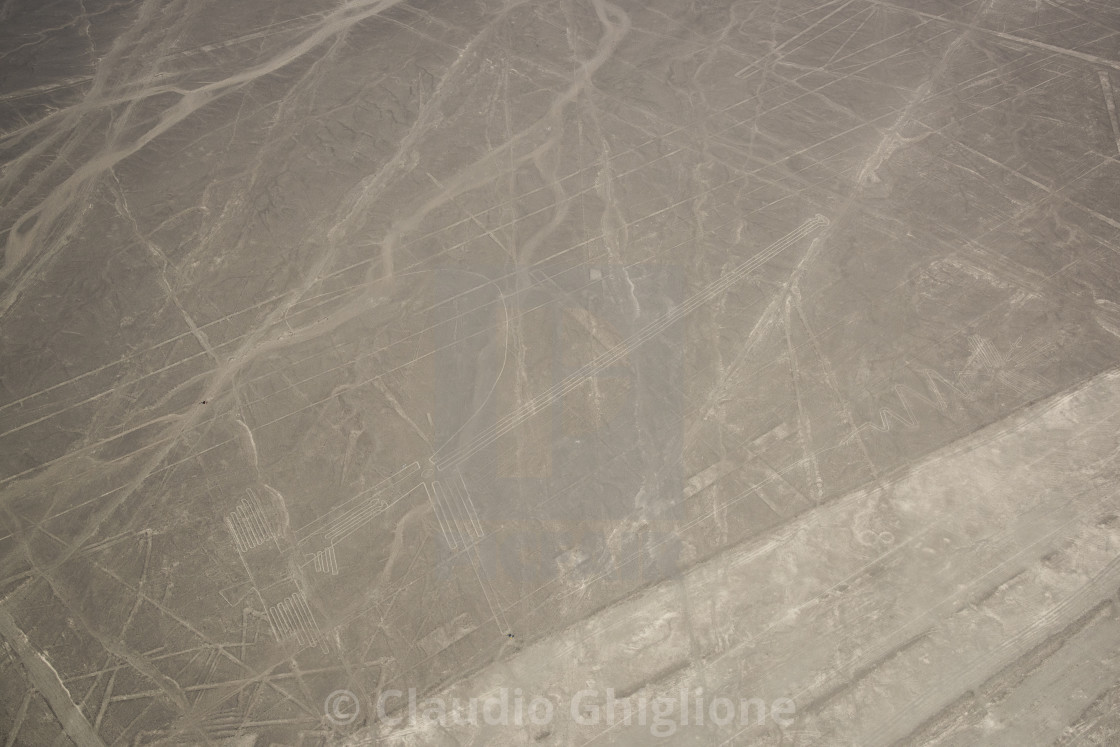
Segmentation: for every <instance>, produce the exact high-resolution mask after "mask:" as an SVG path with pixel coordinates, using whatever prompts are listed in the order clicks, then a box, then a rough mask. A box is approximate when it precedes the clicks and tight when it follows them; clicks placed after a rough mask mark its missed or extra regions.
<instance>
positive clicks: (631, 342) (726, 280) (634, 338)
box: [431, 213, 829, 472]
mask: <svg viewBox="0 0 1120 747" xmlns="http://www.w3.org/2000/svg"><path fill="white" fill-rule="evenodd" d="M828 224H829V220H828V218H826V217H824V216H823V215H820V214H819V213H818V214H817V215H815V216H814V217H812V218H810V219H809V220H807V221H805V222H804V223H802V224H801V225H800V226H798V227H797V228H795V229H794V230H793V231H791V232H790V233H788V234H786V235H785V236H784V237H782V238H781V239H778V241H776V242H774V243H773V244H771V245H770V246H769V247H767V248H766V249H764V250H763V251H761V252H759V253H758V254H756V255H755V256H753V257H751V258H750V259H748V260H747V261H745V262H743V263H742V264H740V265H739V266H738V267H736V268H735V269H734V270H732V271H731V272H729V273H727V274H725V275H723V276H722V277H721V278H719V279H718V280H716V281H715V282H713V283H710V284H709V285H708V286H706V287H705V288H703V289H702V290H700V291H698V292H697V293H695V294H694V295H692V296H691V297H690V298H688V299H687V300H686V301H684V302H683V303H681V304H680V305H678V306H676V307H675V308H673V309H672V310H671V311H669V312H667V313H665V314H663V315H662V316H661V317H659V318H658V319H656V320H654V321H653V322H650V323H649V324H648V325H646V326H645V327H643V328H642V329H641V330H640V331H638V332H636V333H635V334H633V335H631V336H630V337H628V338H626V339H625V340H623V341H622V342H620V343H619V344H617V345H615V346H614V347H612V348H610V349H609V350H606V351H604V352H603V353H601V354H599V355H598V356H596V357H595V358H593V359H592V360H590V361H588V362H587V363H585V364H584V365H583V366H581V367H580V368H578V369H576V370H575V371H573V372H572V373H570V374H569V375H568V376H566V377H564V378H563V379H562V380H561V381H559V382H557V383H556V384H555V385H554V386H552V387H550V388H549V389H547V390H546V391H544V392H542V393H540V394H538V395H537V396H536V397H533V398H532V399H531V400H529V401H528V402H526V403H525V404H524V405H522V406H521V407H519V408H518V409H517V410H515V411H513V412H511V413H510V414H508V415H506V416H505V417H503V418H501V419H500V420H498V421H497V422H496V423H494V424H493V425H491V426H490V427H489V428H486V429H485V430H483V431H482V432H481V433H480V434H479V435H478V436H477V437H476V438H475V439H474V440H473V441H471V442H470V443H468V444H466V445H465V446H462V447H460V448H458V449H455V450H452V451H450V452H449V453H447V454H445V455H443V456H440V454H439V452H438V451H437V452H436V453H435V454H433V455H432V457H431V461H432V463H433V464H434V465H435V466H436V469H437V470H439V471H441V472H442V471H444V470H447V469H449V468H451V467H455V466H457V465H459V464H461V463H462V462H464V461H466V460H467V459H469V458H470V457H471V456H473V455H474V454H475V453H477V452H478V451H480V450H482V449H484V448H486V447H487V446H489V445H490V444H492V443H494V442H495V441H497V440H498V439H500V438H501V437H502V436H504V435H505V434H506V433H509V432H510V431H511V430H513V429H514V428H516V427H517V426H519V425H520V424H521V423H523V422H525V421H526V420H528V419H529V418H531V417H532V416H533V415H536V414H537V413H538V412H541V411H543V410H544V409H545V408H546V407H548V406H549V405H551V404H552V403H553V402H555V401H556V400H558V399H560V398H561V397H563V396H564V395H566V394H568V393H569V392H571V391H573V390H574V389H575V388H576V387H578V386H580V385H581V384H583V382H585V381H587V380H588V379H589V378H591V377H593V376H595V375H596V374H597V373H598V372H599V371H601V370H602V369H604V368H607V367H609V366H612V365H614V364H615V363H617V362H619V361H620V360H623V359H624V358H626V357H627V356H628V355H630V354H631V353H632V352H634V350H636V349H637V348H638V347H639V346H641V345H642V344H644V343H646V342H648V341H649V340H651V339H653V338H654V337H656V336H657V335H659V334H660V333H661V332H663V331H665V330H666V329H668V328H669V327H670V326H672V325H673V324H675V323H677V322H678V321H680V320H681V319H683V318H684V317H685V316H687V315H688V314H690V313H692V312H693V311H695V310H696V309H698V308H700V307H701V306H703V305H704V304H706V303H708V302H710V301H712V300H714V299H715V298H717V297H718V296H719V295H720V294H721V293H723V292H724V291H726V290H727V289H728V288H730V287H731V286H733V285H735V284H736V283H738V282H739V281H740V280H742V279H743V278H745V277H746V276H747V275H748V274H750V273H751V272H754V271H755V270H757V269H758V268H759V267H761V266H762V265H763V264H765V263H766V262H769V261H770V260H771V259H773V258H774V257H776V256H777V255H778V254H780V253H781V252H783V251H785V250H786V249H788V248H789V247H791V246H793V245H794V244H795V243H797V242H798V241H799V240H800V239H803V238H805V237H806V236H808V235H809V234H811V233H812V232H813V231H815V230H817V229H818V228H823V227H825V226H828Z"/></svg>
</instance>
